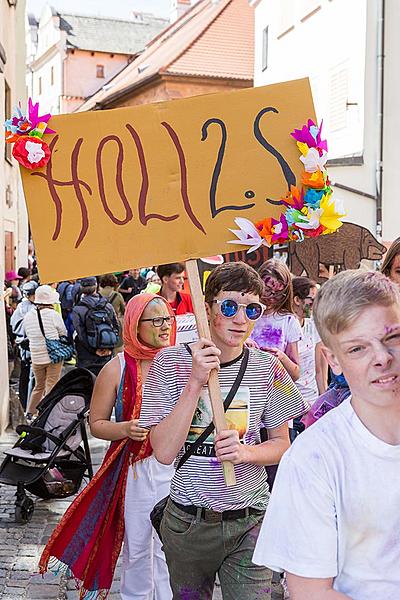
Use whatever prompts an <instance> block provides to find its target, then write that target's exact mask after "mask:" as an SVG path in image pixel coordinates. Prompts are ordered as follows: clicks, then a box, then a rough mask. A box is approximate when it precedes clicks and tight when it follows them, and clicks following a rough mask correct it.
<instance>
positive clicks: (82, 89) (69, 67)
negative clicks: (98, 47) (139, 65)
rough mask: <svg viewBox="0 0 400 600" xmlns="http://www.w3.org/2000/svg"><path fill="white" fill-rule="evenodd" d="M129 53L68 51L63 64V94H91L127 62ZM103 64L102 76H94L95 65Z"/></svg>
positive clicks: (82, 95)
mask: <svg viewBox="0 0 400 600" xmlns="http://www.w3.org/2000/svg"><path fill="white" fill-rule="evenodd" d="M128 58H129V55H126V54H108V53H106V52H93V53H92V52H89V51H86V50H85V51H83V50H74V51H68V52H67V55H66V58H65V64H64V88H63V93H64V95H65V96H80V97H82V98H86V97H87V96H91V95H92V94H94V92H96V91H97V90H98V89H99V88H100V87H102V86H103V85H106V84H107V82H108V81H109V80H110V79H111V78H112V77H114V75H116V74H117V73H119V71H121V69H122V68H123V67H125V66H126V65H127V64H128ZM97 65H103V66H104V78H98V77H96V66H97Z"/></svg>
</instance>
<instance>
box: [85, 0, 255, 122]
mask: <svg viewBox="0 0 400 600" xmlns="http://www.w3.org/2000/svg"><path fill="white" fill-rule="evenodd" d="M253 74H254V11H253V8H252V7H251V6H250V5H249V2H248V0H199V1H197V2H196V1H195V0H192V1H191V0H173V1H172V3H171V23H170V25H169V27H167V28H166V29H165V30H164V31H163V32H162V33H161V34H160V35H158V36H157V37H156V38H154V39H153V40H152V41H151V42H150V43H149V44H148V46H147V47H146V49H145V51H144V52H143V53H142V54H141V55H139V56H138V57H137V58H136V59H135V60H134V61H132V62H131V63H130V64H129V65H128V66H127V67H125V69H123V71H121V73H119V74H118V75H117V76H116V77H115V78H114V79H113V80H112V81H110V83H109V85H107V86H106V87H105V88H103V89H100V90H99V91H98V92H96V94H94V95H93V96H92V97H90V98H88V99H87V101H86V102H84V103H83V104H82V106H81V107H80V108H79V110H80V111H84V110H93V109H94V110H102V109H108V108H119V107H122V106H136V105H139V104H148V103H152V102H161V101H168V100H172V99H174V98H187V97H190V96H198V95H201V94H209V93H216V92H226V91H230V90H234V89H242V88H246V87H252V86H253Z"/></svg>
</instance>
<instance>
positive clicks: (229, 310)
mask: <svg viewBox="0 0 400 600" xmlns="http://www.w3.org/2000/svg"><path fill="white" fill-rule="evenodd" d="M237 311H238V305H237V303H236V302H235V301H234V300H224V301H223V302H221V312H222V314H223V315H224V317H234V316H235V315H236V313H237Z"/></svg>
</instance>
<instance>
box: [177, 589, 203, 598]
mask: <svg viewBox="0 0 400 600" xmlns="http://www.w3.org/2000/svg"><path fill="white" fill-rule="evenodd" d="M181 600H200V594H199V592H198V591H197V590H191V589H190V588H183V589H182V590H181Z"/></svg>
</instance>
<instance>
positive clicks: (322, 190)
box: [229, 119, 345, 252]
mask: <svg viewBox="0 0 400 600" xmlns="http://www.w3.org/2000/svg"><path fill="white" fill-rule="evenodd" d="M321 131H322V121H321V125H320V126H319V127H318V125H316V124H315V123H314V121H312V120H311V119H309V120H308V123H307V125H303V127H302V128H301V129H295V130H294V131H293V132H292V133H291V134H290V135H291V136H292V137H293V138H294V139H295V140H296V143H297V147H298V148H299V150H300V152H301V156H300V160H301V162H302V163H303V165H304V171H303V173H302V178H301V183H302V187H301V188H300V189H299V188H298V187H296V186H293V185H292V186H291V187H290V192H288V193H287V194H286V196H285V197H283V198H281V203H282V205H283V206H284V212H282V213H281V215H280V217H279V220H276V219H273V218H271V217H268V218H265V219H262V220H261V221H257V223H252V222H251V221H249V220H248V219H243V218H237V219H235V223H236V225H238V227H239V228H240V229H239V230H233V229H230V231H232V232H233V233H234V234H235V235H236V236H237V237H238V240H231V241H230V242H229V243H230V244H241V245H244V246H248V247H249V249H248V252H253V251H254V250H257V249H258V248H259V247H260V246H272V244H277V243H284V242H287V241H294V242H302V241H303V240H304V239H306V238H313V237H317V236H319V235H326V234H328V233H334V232H335V231H336V230H337V229H339V227H341V226H342V225H343V223H342V218H343V217H344V216H345V211H344V209H343V207H342V206H340V205H339V203H338V202H337V201H336V202H335V200H333V199H332V188H331V186H330V181H329V177H328V173H327V171H326V168H325V165H326V161H327V160H328V144H327V141H326V140H323V139H322V138H321Z"/></svg>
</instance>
